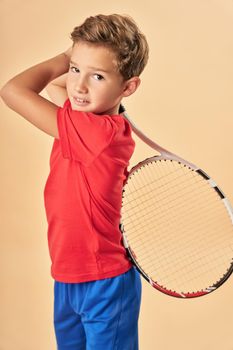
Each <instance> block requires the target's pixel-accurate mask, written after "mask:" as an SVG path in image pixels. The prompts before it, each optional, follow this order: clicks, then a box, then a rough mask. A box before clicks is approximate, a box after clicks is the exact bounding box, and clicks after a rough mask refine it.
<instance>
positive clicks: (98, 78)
mask: <svg viewBox="0 0 233 350" xmlns="http://www.w3.org/2000/svg"><path fill="white" fill-rule="evenodd" d="M94 77H95V79H96V80H103V79H104V77H103V76H102V75H100V74H94Z"/></svg>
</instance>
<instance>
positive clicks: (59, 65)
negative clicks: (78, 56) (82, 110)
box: [2, 49, 70, 93]
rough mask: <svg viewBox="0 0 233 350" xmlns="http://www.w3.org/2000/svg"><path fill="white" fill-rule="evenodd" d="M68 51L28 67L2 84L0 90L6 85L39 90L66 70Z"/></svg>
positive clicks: (68, 57) (68, 60)
mask: <svg viewBox="0 0 233 350" xmlns="http://www.w3.org/2000/svg"><path fill="white" fill-rule="evenodd" d="M69 53H70V49H69V50H67V51H66V52H63V53H61V54H59V55H57V56H55V57H53V58H51V59H48V60H46V61H43V62H41V63H39V64H37V65H35V66H32V67H30V68H28V69H27V70H25V71H23V72H22V73H20V74H18V75H16V76H15V77H13V78H12V79H11V80H9V81H8V82H7V83H6V84H5V86H3V88H2V90H4V89H6V88H7V87H9V88H10V87H11V88H13V87H16V88H23V89H29V90H32V91H34V92H36V93H39V92H41V91H42V90H43V89H44V88H45V87H46V85H47V84H48V83H49V82H50V81H52V80H54V79H55V78H57V77H58V76H60V75H62V74H64V73H66V72H67V71H68V69H69V62H70V54H69Z"/></svg>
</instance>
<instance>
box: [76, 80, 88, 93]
mask: <svg viewBox="0 0 233 350" xmlns="http://www.w3.org/2000/svg"><path fill="white" fill-rule="evenodd" d="M75 90H76V91H77V92H79V93H86V92H87V91H88V88H87V84H86V82H85V80H84V79H81V78H79V79H78V81H77V82H76V84H75Z"/></svg>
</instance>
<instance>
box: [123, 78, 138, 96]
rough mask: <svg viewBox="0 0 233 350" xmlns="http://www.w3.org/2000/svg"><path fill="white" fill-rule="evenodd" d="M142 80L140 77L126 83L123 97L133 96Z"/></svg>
mask: <svg viewBox="0 0 233 350" xmlns="http://www.w3.org/2000/svg"><path fill="white" fill-rule="evenodd" d="M140 83H141V80H140V78H139V77H132V78H130V79H129V80H127V81H126V82H125V86H124V91H123V97H127V96H130V95H132V94H133V93H134V92H135V91H136V90H137V88H138V87H139V85H140Z"/></svg>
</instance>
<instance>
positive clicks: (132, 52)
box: [71, 14, 149, 80]
mask: <svg viewBox="0 0 233 350" xmlns="http://www.w3.org/2000/svg"><path fill="white" fill-rule="evenodd" d="M71 39H72V40H73V46H74V45H75V43H77V42H80V41H81V42H87V43H91V44H96V45H101V46H106V47H108V48H111V49H112V50H113V51H114V53H115V54H116V57H117V65H118V71H119V72H120V74H121V75H122V76H123V78H124V80H128V79H130V78H132V77H133V76H139V75H140V74H141V73H142V71H143V69H144V68H145V66H146V63H147V61H148V56H149V47H148V44H147V40H146V37H145V35H144V34H143V33H141V32H140V30H139V28H138V27H137V24H136V23H135V22H134V20H133V19H132V18H131V17H129V16H123V15H118V14H112V15H97V16H94V17H93V16H91V17H88V18H87V19H86V20H85V21H84V23H83V24H82V25H80V26H77V27H75V28H74V30H73V32H72V33H71Z"/></svg>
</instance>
